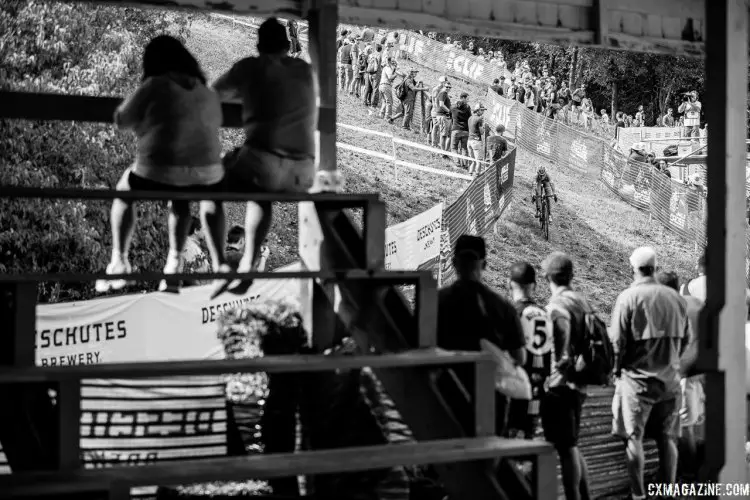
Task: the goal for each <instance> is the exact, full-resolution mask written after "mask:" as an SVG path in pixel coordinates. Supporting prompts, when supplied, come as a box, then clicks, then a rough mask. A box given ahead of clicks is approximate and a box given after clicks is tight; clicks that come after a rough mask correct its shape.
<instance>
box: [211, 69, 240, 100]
mask: <svg viewBox="0 0 750 500" xmlns="http://www.w3.org/2000/svg"><path fill="white" fill-rule="evenodd" d="M240 64H242V61H240V62H238V63H236V64H235V65H234V66H232V67H231V68H230V69H229V71H227V72H226V73H224V74H223V75H221V76H220V77H219V78H218V79H217V80H216V81H215V82H214V83H213V85H211V87H212V88H213V89H214V91H216V93H217V94H219V97H220V98H221V99H222V100H235V99H239V97H240V96H239V87H240V84H241V78H239V73H240V71H239V70H240Z"/></svg>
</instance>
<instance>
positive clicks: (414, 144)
mask: <svg viewBox="0 0 750 500" xmlns="http://www.w3.org/2000/svg"><path fill="white" fill-rule="evenodd" d="M336 125H337V126H338V127H341V128H347V129H349V130H354V131H356V132H362V133H363V134H370V135H378V136H380V137H386V138H388V139H391V140H392V141H393V142H395V143H396V144H403V145H404V146H409V147H412V148H416V149H422V150H424V151H429V152H431V153H435V154H437V155H445V156H450V157H452V158H458V159H461V160H467V161H473V162H475V161H476V160H475V159H474V158H472V157H470V156H464V155H460V154H458V153H454V152H452V151H444V150H442V149H438V148H433V147H432V146H425V145H424V144H420V143H418V142H412V141H407V140H406V139H401V138H399V137H396V136H394V135H393V134H389V133H386V132H378V131H377V130H369V129H366V128H362V127H355V126H354V125H348V124H346V123H337V124H336ZM479 163H484V164H486V165H489V163H490V162H488V161H480V162H479Z"/></svg>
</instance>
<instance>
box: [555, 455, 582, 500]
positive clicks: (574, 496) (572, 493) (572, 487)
mask: <svg viewBox="0 0 750 500" xmlns="http://www.w3.org/2000/svg"><path fill="white" fill-rule="evenodd" d="M557 454H558V456H559V457H560V468H561V469H562V482H563V489H564V490H565V499H566V500H581V490H580V486H581V459H580V452H579V451H578V448H576V447H575V446H573V447H572V448H565V449H558V450H557Z"/></svg>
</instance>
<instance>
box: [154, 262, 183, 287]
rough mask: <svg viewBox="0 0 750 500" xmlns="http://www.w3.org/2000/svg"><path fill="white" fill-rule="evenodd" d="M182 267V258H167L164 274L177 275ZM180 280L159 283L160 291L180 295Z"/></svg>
mask: <svg viewBox="0 0 750 500" xmlns="http://www.w3.org/2000/svg"><path fill="white" fill-rule="evenodd" d="M181 267H182V258H181V257H179V258H170V257H167V263H166V264H165V265H164V274H177V273H179V272H180V268H181ZM180 284H181V283H180V280H174V279H170V278H166V279H163V280H161V282H160V283H159V291H160V292H167V293H180Z"/></svg>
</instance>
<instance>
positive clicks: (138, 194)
mask: <svg viewBox="0 0 750 500" xmlns="http://www.w3.org/2000/svg"><path fill="white" fill-rule="evenodd" d="M0 198H56V199H76V200H112V199H115V198H119V199H121V200H133V201H160V200H185V201H196V200H216V201H258V202H264V201H265V202H280V203H304V202H309V203H314V204H315V205H316V206H318V207H319V208H323V209H326V210H331V209H335V208H338V209H341V208H366V207H367V204H368V203H371V202H373V203H375V202H378V201H379V195H378V194H375V193H231V192H230V193H225V192H217V193H206V192H203V193H201V192H189V191H117V190H115V189H84V188H37V187H23V186H17V187H16V186H0Z"/></svg>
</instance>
